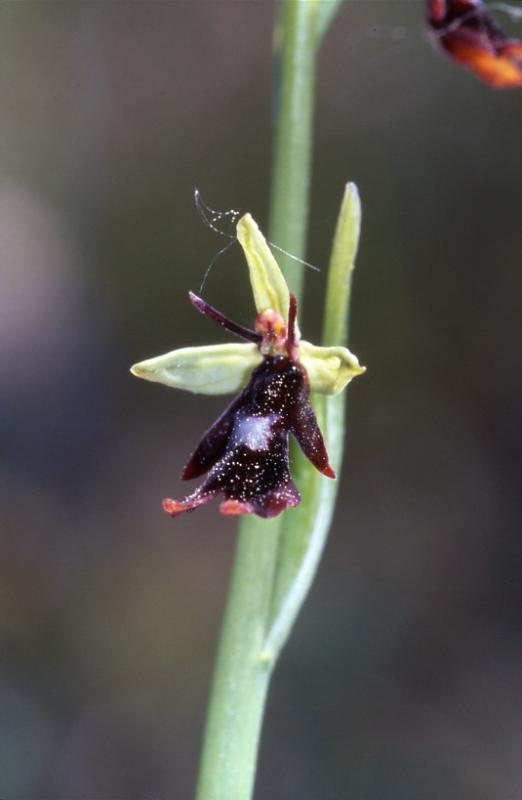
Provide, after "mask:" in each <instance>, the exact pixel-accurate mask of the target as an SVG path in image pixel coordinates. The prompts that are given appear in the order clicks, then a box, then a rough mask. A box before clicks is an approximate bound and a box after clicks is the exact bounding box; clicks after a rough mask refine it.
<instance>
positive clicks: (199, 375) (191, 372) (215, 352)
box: [130, 343, 262, 395]
mask: <svg viewBox="0 0 522 800" xmlns="http://www.w3.org/2000/svg"><path fill="white" fill-rule="evenodd" d="M261 361H262V356H261V354H260V352H259V349H258V348H257V346H256V345H255V344H253V343H248V344H235V343H232V344H215V345H208V346H205V347H181V348H179V349H178V350H172V352H170V353H165V355H162V356H156V357H155V358H149V359H147V360H146V361H140V362H139V363H138V364H134V365H133V366H132V367H131V370H130V371H131V372H132V374H133V375H135V376H136V377H137V378H144V379H145V380H147V381H153V382H155V383H163V384H165V386H171V387H173V388H174V389H184V390H185V391H187V392H194V393H195V394H215V395H217V394H231V393H233V392H237V391H239V389H241V388H242V387H243V386H244V385H245V384H246V383H247V381H248V379H249V377H250V374H251V372H252V370H253V369H254V368H255V367H257V365H258V364H260V363H261Z"/></svg>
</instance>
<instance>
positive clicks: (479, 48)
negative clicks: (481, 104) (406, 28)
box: [426, 0, 522, 89]
mask: <svg viewBox="0 0 522 800" xmlns="http://www.w3.org/2000/svg"><path fill="white" fill-rule="evenodd" d="M426 7H427V17H428V25H429V28H430V31H431V33H432V34H433V35H434V36H435V37H436V39H437V41H438V42H439V44H440V46H441V47H442V48H443V50H444V51H445V52H446V53H447V54H448V56H450V58H452V59H453V61H456V62H457V63H458V64H461V65H462V66H464V67H466V68H467V69H469V70H470V71H471V72H473V73H474V74H475V75H476V76H477V77H479V78H481V79H482V80H483V81H485V82H486V83H488V84H489V85H490V86H493V87H495V88H496V89H509V88H515V87H517V86H522V42H520V41H518V40H516V39H510V38H508V37H507V36H506V35H505V34H504V33H503V32H502V31H501V30H500V28H499V27H498V25H497V24H496V23H495V21H494V20H493V17H492V16H491V14H490V13H489V11H488V10H487V8H486V6H485V5H484V3H483V2H482V0H426Z"/></svg>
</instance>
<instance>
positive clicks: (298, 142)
mask: <svg viewBox="0 0 522 800" xmlns="http://www.w3.org/2000/svg"><path fill="white" fill-rule="evenodd" d="M318 5H319V3H318V0H285V2H283V3H282V4H281V6H280V20H279V25H280V28H279V30H278V31H277V32H276V47H277V51H276V63H278V65H279V69H280V75H281V79H280V86H279V96H278V101H279V102H278V112H279V113H278V119H277V130H276V138H275V151H274V169H273V173H272V196H271V202H270V224H269V229H268V238H269V240H270V241H271V242H274V243H275V244H276V245H278V247H282V248H284V249H285V250H286V251H288V252H289V253H292V254H293V255H294V256H296V257H297V258H303V256H304V251H305V246H306V231H307V226H308V212H309V197H310V167H311V160H312V126H313V111H314V84H315V61H316V53H317V48H316V23H317V8H318ZM277 260H278V262H279V265H280V267H281V269H282V270H283V272H284V275H285V278H286V280H287V282H288V286H289V288H290V291H291V292H293V293H294V294H295V295H296V297H297V299H298V300H299V299H300V296H301V290H302V285H303V265H302V264H300V263H299V262H298V261H296V260H295V259H291V258H290V257H288V256H286V255H284V254H282V253H279V252H278V253H277Z"/></svg>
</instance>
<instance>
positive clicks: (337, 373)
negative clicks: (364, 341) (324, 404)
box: [299, 341, 366, 394]
mask: <svg viewBox="0 0 522 800" xmlns="http://www.w3.org/2000/svg"><path fill="white" fill-rule="evenodd" d="M299 361H300V362H301V364H302V365H303V367H304V368H305V369H306V371H307V373H308V380H309V381H310V390H311V391H312V392H319V394H339V392H342V390H343V389H344V388H345V387H346V386H347V384H348V383H349V382H350V381H351V380H352V378H355V377H356V376H357V375H362V373H363V372H366V367H362V366H361V365H360V364H359V360H358V358H357V356H354V354H353V353H351V352H350V351H349V350H348V348H347V347H340V346H339V347H318V346H317V345H315V344H311V343H310V342H306V341H301V342H300V343H299Z"/></svg>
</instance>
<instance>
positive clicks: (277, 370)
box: [131, 214, 364, 518]
mask: <svg viewBox="0 0 522 800" xmlns="http://www.w3.org/2000/svg"><path fill="white" fill-rule="evenodd" d="M237 238H238V240H239V242H240V244H241V246H242V247H243V250H244V252H245V255H246V259H247V263H248V266H249V271H250V282H251V285H252V290H253V294H254V300H255V304H256V307H257V311H258V314H257V317H256V320H255V326H254V330H250V329H249V328H244V327H243V326H241V325H238V324H237V323H235V322H233V321H232V320H229V319H228V318H227V317H225V316H224V315H223V314H222V313H221V312H220V311H218V310H217V309H215V308H213V307H212V306H210V305H209V304H208V303H206V302H205V301H204V300H202V299H201V298H200V297H198V296H197V295H195V294H193V293H192V292H190V293H189V298H190V301H191V303H192V305H193V306H194V307H195V308H196V309H197V310H198V311H199V312H200V313H202V314H204V315H205V316H208V317H210V318H211V319H213V320H214V321H215V322H217V323H218V324H219V325H221V326H222V327H223V328H225V329H226V330H227V331H229V332H230V333H233V334H235V335H236V336H239V337H240V338H242V339H244V340H246V341H245V342H244V343H241V344H224V345H210V346H207V347H187V348H181V349H179V350H174V351H173V352H171V353H167V354H166V355H162V356H158V357H157V358H151V359H148V360H147V361H142V362H140V363H139V364H135V365H134V366H133V367H132V368H131V372H132V373H133V374H134V375H136V376H137V377H140V378H145V379H146V380H150V381H156V382H159V383H164V384H166V385H167V386H174V387H176V388H179V389H186V390H188V391H192V392H197V393H202V394H226V393H229V392H235V391H238V390H240V393H239V395H238V396H237V397H236V399H235V400H233V401H232V403H231V404H230V405H229V406H228V408H227V409H226V410H225V411H224V413H223V414H222V415H221V416H220V417H219V419H218V420H217V421H216V422H215V423H214V425H212V427H211V428H210V429H209V430H208V431H207V432H206V433H205V435H204V436H203V438H202V439H201V441H200V442H199V444H198V446H197V447H196V449H195V451H194V453H193V454H192V456H191V457H190V459H189V461H188V462H187V464H186V465H185V468H184V469H183V473H182V478H183V479H184V480H189V479H191V478H198V477H200V476H202V475H205V478H204V480H203V483H202V484H201V485H200V486H199V487H198V488H197V489H196V490H195V491H194V492H192V494H190V495H188V497H186V498H185V499H184V500H170V499H167V500H164V501H163V508H164V510H165V511H166V512H167V513H168V514H170V516H172V517H176V516H178V515H179V514H182V513H183V512H186V511H193V510H194V509H196V508H198V506H201V505H203V504H205V503H208V502H209V501H210V500H212V499H213V498H214V497H215V496H216V495H218V494H221V495H222V496H223V498H224V499H223V501H222V503H221V505H220V511H221V513H222V514H229V515H237V514H257V515H258V516H260V517H266V518H268V517H275V516H277V515H278V514H280V513H281V512H282V511H284V510H285V509H286V508H288V507H293V506H296V505H298V503H299V502H300V499H301V496H300V494H299V490H298V489H297V487H296V485H295V484H294V482H293V480H292V477H291V474H290V466H289V458H288V438H289V434H291V435H292V436H293V437H294V439H295V440H296V441H297V443H298V445H299V447H300V448H301V450H302V451H303V453H304V455H305V456H306V457H307V458H308V459H309V461H310V462H311V463H312V464H313V465H314V467H315V468H316V469H318V470H319V472H321V473H322V474H323V475H325V476H326V477H328V478H335V473H334V471H333V469H332V468H331V466H330V464H329V461H328V454H327V452H326V447H325V444H324V440H323V436H322V434H321V431H320V430H319V426H318V424H317V420H316V417H315V414H314V411H313V408H312V405H311V403H310V398H309V393H310V390H311V391H316V392H321V393H324V394H337V393H338V392H340V391H341V390H342V389H344V387H345V386H346V385H347V383H348V382H349V381H350V380H351V379H352V378H353V377H354V376H355V375H360V374H361V373H362V372H364V367H361V366H360V365H359V362H358V360H357V358H356V357H355V356H354V355H352V353H350V351H349V350H348V349H347V348H346V347H316V346H314V345H312V344H310V343H309V342H305V341H302V340H301V339H300V334H299V329H298V326H297V301H296V299H295V297H294V296H293V295H292V294H290V292H289V290H288V286H287V285H286V281H285V279H284V277H283V274H282V272H281V270H280V269H279V266H278V264H277V262H276V260H275V259H274V257H273V255H272V252H271V251H270V248H269V246H268V244H267V242H266V240H265V238H264V237H263V235H262V234H261V232H260V231H259V229H258V227H257V225H256V223H255V222H254V220H253V219H252V217H251V216H250V214H246V215H245V216H244V217H242V218H241V219H240V220H239V222H238V225H237Z"/></svg>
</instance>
